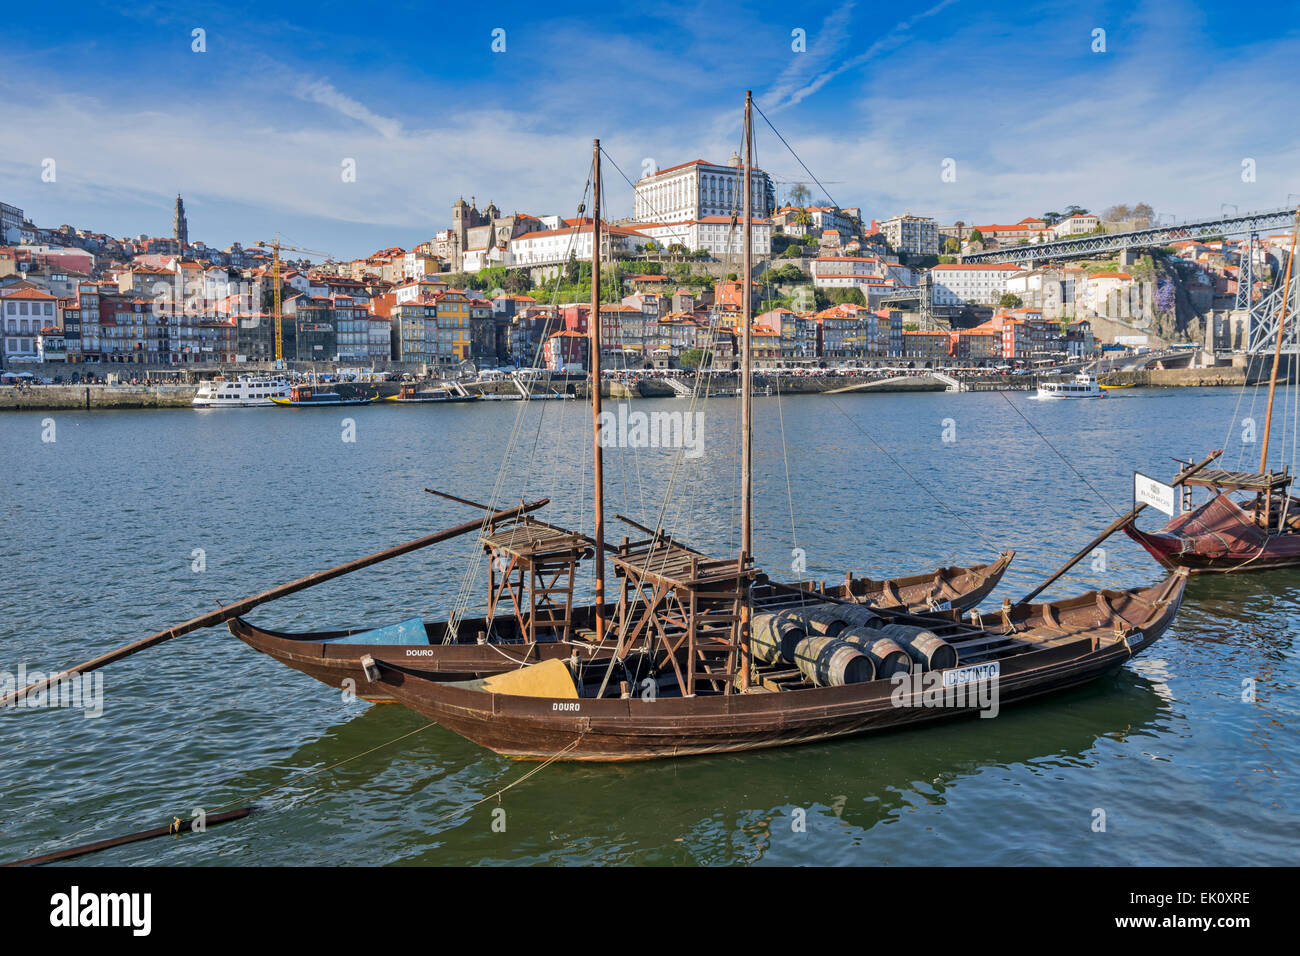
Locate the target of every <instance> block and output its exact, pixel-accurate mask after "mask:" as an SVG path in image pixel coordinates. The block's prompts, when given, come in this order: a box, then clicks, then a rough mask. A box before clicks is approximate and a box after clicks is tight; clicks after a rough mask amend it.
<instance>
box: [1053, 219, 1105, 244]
mask: <svg viewBox="0 0 1300 956" xmlns="http://www.w3.org/2000/svg"><path fill="white" fill-rule="evenodd" d="M1099 225H1101V220H1100V219H1098V218H1097V217H1096V216H1094V215H1093V214H1092V213H1084V214H1083V215H1081V216H1071V217H1070V218H1069V219H1062V220H1061V221H1060V222H1058V223H1057V224H1056V225H1055V226H1053V227H1052V232H1053V233H1054V234H1055V236H1056V238H1057V239H1065V238H1067V237H1069V236H1084V235H1087V234H1088V233H1090V232H1094V231H1095V230H1096V229H1097V227H1098V226H1099Z"/></svg>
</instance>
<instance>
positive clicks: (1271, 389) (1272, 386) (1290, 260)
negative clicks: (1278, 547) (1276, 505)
mask: <svg viewBox="0 0 1300 956" xmlns="http://www.w3.org/2000/svg"><path fill="white" fill-rule="evenodd" d="M1297 232H1300V209H1297V210H1296V218H1295V224H1294V226H1293V227H1292V229H1291V255H1290V256H1288V257H1287V260H1286V278H1285V279H1284V280H1283V281H1282V309H1281V311H1280V312H1279V314H1278V319H1277V343H1276V344H1275V345H1274V346H1273V375H1272V377H1271V378H1270V379H1269V380H1268V411H1267V412H1265V414H1264V447H1263V448H1262V449H1260V454H1259V473H1260V474H1261V475H1262V474H1263V473H1264V469H1265V468H1266V467H1268V436H1269V433H1270V432H1271V431H1272V430H1273V394H1274V393H1275V392H1276V391H1277V369H1278V365H1280V364H1281V361H1282V337H1283V336H1284V335H1285V334H1286V308H1287V305H1288V303H1290V301H1291V267H1292V265H1294V264H1295V240H1296V233H1297ZM1292 360H1293V361H1294V358H1293V359H1292Z"/></svg>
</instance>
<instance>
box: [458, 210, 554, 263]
mask: <svg viewBox="0 0 1300 956" xmlns="http://www.w3.org/2000/svg"><path fill="white" fill-rule="evenodd" d="M540 228H542V226H541V223H540V222H539V221H538V220H537V219H536V218H534V217H532V216H526V215H521V214H519V213H514V214H512V215H509V216H502V215H501V210H499V209H498V208H497V206H496V203H494V202H489V203H488V204H487V208H486V209H484V210H482V211H481V212H480V211H479V208H478V204H477V203H476V202H475V200H474V199H473V197H471V198H470V201H469V202H465V197H463V196H462V197H461V198H460V199H458V200H456V202H455V203H453V204H452V207H451V228H450V229H448V230H446V231H445V232H443V233H440V234H439V235H438V241H437V249H436V250H435V251H436V252H437V254H438V255H440V256H442V257H443V259H444V260H445V261H446V262H448V263H449V264H450V266H451V271H452V272H478V271H479V270H480V269H483V268H485V267H487V266H496V265H505V264H506V261H505V254H506V249H507V247H508V246H509V244H510V240H511V239H514V238H515V237H516V236H522V235H523V234H524V233H528V232H535V231H537V230H538V229H540Z"/></svg>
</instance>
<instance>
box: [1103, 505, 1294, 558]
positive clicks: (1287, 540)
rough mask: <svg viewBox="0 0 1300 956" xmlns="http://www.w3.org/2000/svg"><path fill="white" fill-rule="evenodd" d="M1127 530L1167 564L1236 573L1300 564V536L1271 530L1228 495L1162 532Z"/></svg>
mask: <svg viewBox="0 0 1300 956" xmlns="http://www.w3.org/2000/svg"><path fill="white" fill-rule="evenodd" d="M1124 533H1125V534H1127V535H1128V536H1129V537H1130V538H1132V539H1133V540H1134V541H1136V542H1137V543H1138V544H1140V545H1141V546H1142V547H1143V549H1145V550H1146V552H1147V553H1148V554H1150V555H1151V556H1152V557H1153V558H1155V559H1156V560H1157V561H1159V562H1160V564H1162V565H1163V566H1165V567H1166V568H1170V569H1174V568H1185V569H1186V570H1187V571H1189V572H1191V573H1192V574H1230V573H1233V572H1243V571H1248V570H1249V571H1267V570H1273V569H1276V568H1291V567H1297V566H1300V534H1297V533H1294V532H1292V533H1287V534H1268V533H1266V532H1265V531H1264V530H1263V529H1262V528H1260V527H1259V526H1258V525H1256V524H1255V523H1254V521H1253V520H1252V519H1251V517H1250V515H1248V514H1247V513H1246V512H1245V511H1243V510H1242V509H1241V508H1240V507H1239V506H1238V505H1237V503H1236V502H1234V501H1233V500H1232V499H1231V498H1229V497H1228V496H1227V495H1224V494H1220V495H1217V496H1216V497H1215V498H1213V499H1212V500H1211V501H1209V502H1208V503H1206V504H1204V505H1202V506H1201V507H1200V508H1197V509H1196V510H1194V511H1191V512H1188V513H1187V514H1184V515H1179V516H1178V517H1176V518H1175V519H1174V520H1172V521H1170V522H1169V523H1168V524H1167V525H1165V527H1164V528H1162V529H1161V530H1160V531H1155V532H1152V531H1142V530H1140V529H1138V528H1137V527H1135V526H1134V525H1133V524H1132V523H1130V524H1127V525H1125V526H1124Z"/></svg>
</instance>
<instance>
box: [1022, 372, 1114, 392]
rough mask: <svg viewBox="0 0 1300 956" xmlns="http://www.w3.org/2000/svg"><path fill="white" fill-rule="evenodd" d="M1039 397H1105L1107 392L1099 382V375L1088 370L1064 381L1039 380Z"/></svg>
mask: <svg viewBox="0 0 1300 956" xmlns="http://www.w3.org/2000/svg"><path fill="white" fill-rule="evenodd" d="M1038 397H1039V398H1105V397H1106V393H1105V392H1103V391H1102V390H1101V386H1100V385H1098V384H1097V377H1096V376H1095V375H1089V374H1088V373H1087V372H1080V373H1079V374H1078V375H1076V376H1074V378H1072V379H1065V380H1064V381H1055V382H1053V381H1042V380H1039V382H1038Z"/></svg>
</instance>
